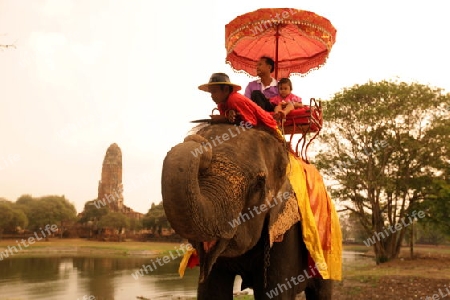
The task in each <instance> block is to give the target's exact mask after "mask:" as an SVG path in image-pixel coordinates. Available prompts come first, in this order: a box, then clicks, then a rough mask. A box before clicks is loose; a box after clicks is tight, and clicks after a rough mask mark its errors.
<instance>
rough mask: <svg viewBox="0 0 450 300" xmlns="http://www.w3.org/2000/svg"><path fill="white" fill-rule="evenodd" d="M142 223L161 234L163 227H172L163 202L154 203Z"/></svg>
mask: <svg viewBox="0 0 450 300" xmlns="http://www.w3.org/2000/svg"><path fill="white" fill-rule="evenodd" d="M142 223H143V225H144V227H145V228H148V229H152V230H153V232H157V233H158V234H159V235H161V232H162V229H163V228H168V229H170V228H171V226H170V223H169V221H168V220H167V217H166V213H165V211H164V207H163V204H162V202H160V203H159V204H158V205H155V204H154V203H153V204H152V206H151V208H150V209H149V210H148V212H147V213H146V214H145V216H144V218H143V220H142Z"/></svg>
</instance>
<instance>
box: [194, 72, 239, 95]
mask: <svg viewBox="0 0 450 300" xmlns="http://www.w3.org/2000/svg"><path fill="white" fill-rule="evenodd" d="M218 84H226V85H231V86H232V87H233V92H237V91H239V90H240V89H241V86H240V85H237V84H234V83H231V81H230V78H229V77H228V75H227V74H225V73H213V74H212V75H211V77H210V78H209V82H208V83H205V84H202V85H200V86H199V87H198V89H199V90H202V91H205V92H209V90H208V87H209V86H211V85H218Z"/></svg>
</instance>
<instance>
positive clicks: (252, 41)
mask: <svg viewBox="0 0 450 300" xmlns="http://www.w3.org/2000/svg"><path fill="white" fill-rule="evenodd" d="M335 39H336V29H335V28H334V27H333V25H332V24H331V22H330V21H329V20H328V19H326V18H324V17H322V16H319V15H317V14H315V13H313V12H310V11H305V10H298V9H293V8H261V9H258V10H256V11H253V12H249V13H246V14H244V15H241V16H238V17H236V18H235V19H234V20H232V21H231V22H230V23H228V24H227V25H226V26H225V47H226V50H227V57H226V62H227V63H228V64H230V65H231V67H232V68H233V69H234V70H235V71H244V72H246V73H247V74H249V75H250V76H257V75H256V64H257V62H258V60H259V59H260V58H261V57H262V56H269V57H271V58H273V59H274V60H275V78H276V79H278V78H282V77H289V75H291V74H298V75H302V74H306V73H308V72H309V71H310V70H313V69H317V68H319V67H321V66H322V65H323V64H324V63H325V61H326V59H327V57H328V54H329V52H330V50H331V47H332V46H333V44H334V42H335Z"/></svg>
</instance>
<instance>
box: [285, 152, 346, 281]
mask: <svg viewBox="0 0 450 300" xmlns="http://www.w3.org/2000/svg"><path fill="white" fill-rule="evenodd" d="M289 159H290V166H289V168H288V170H287V173H288V176H289V180H290V182H291V185H292V187H293V189H294V192H295V194H296V196H297V202H298V207H299V210H300V215H301V219H302V231H303V240H304V242H305V245H306V248H307V249H308V251H309V253H310V255H311V258H312V259H313V260H314V262H315V264H316V267H317V269H318V270H319V272H320V274H321V275H322V278H323V279H333V280H341V277H342V268H341V267H342V265H341V264H342V262H341V260H342V236H341V229H340V226H339V219H338V217H337V213H336V210H335V208H334V205H333V202H332V201H331V198H330V197H329V195H328V192H327V191H326V188H325V184H324V182H323V179H322V176H320V173H319V171H318V170H317V169H316V168H315V167H314V166H312V165H309V164H306V163H305V162H304V161H303V160H302V159H301V158H299V157H296V156H295V155H294V154H290V155H289ZM311 200H312V201H313V203H311ZM311 206H313V207H314V211H315V212H316V214H314V213H313V210H312V209H311ZM324 224H325V225H324ZM319 229H320V230H319Z"/></svg>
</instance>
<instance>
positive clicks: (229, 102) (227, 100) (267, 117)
mask: <svg viewBox="0 0 450 300" xmlns="http://www.w3.org/2000/svg"><path fill="white" fill-rule="evenodd" d="M198 88H199V89H200V90H202V91H205V92H209V93H211V98H212V99H213V101H214V102H215V103H216V104H217V108H218V109H219V112H220V115H222V116H226V117H227V118H228V120H229V121H230V122H231V123H235V122H236V121H237V120H236V118H237V116H239V117H240V118H241V120H242V121H244V122H248V123H250V124H251V125H252V126H254V127H256V126H261V125H262V126H266V127H268V128H270V129H272V130H274V131H278V126H277V122H276V121H275V120H274V118H273V117H272V115H271V114H270V113H268V112H266V111H265V110H263V109H262V108H261V107H260V106H258V105H257V104H256V103H255V102H253V101H252V100H250V99H248V98H247V97H245V96H244V95H241V94H239V93H237V91H239V90H240V89H241V87H240V86H239V85H237V84H234V83H231V82H230V78H229V77H228V75H227V74H225V73H214V74H212V75H211V78H210V79H209V82H208V83H205V84H202V85H200V86H199V87H198Z"/></svg>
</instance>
